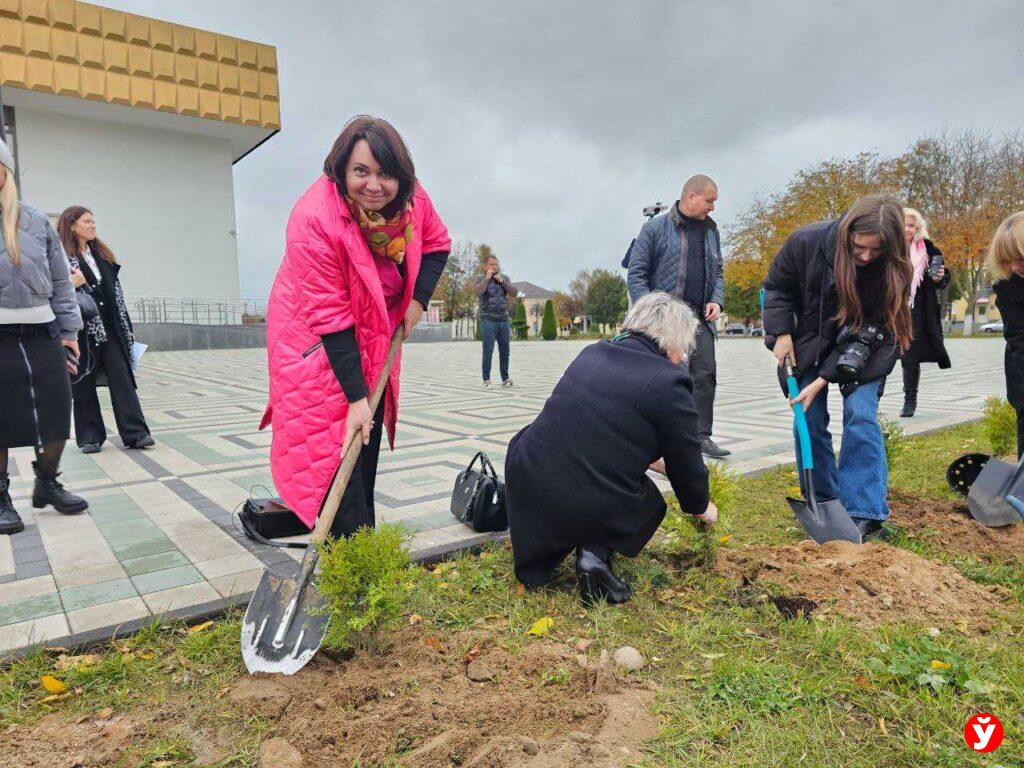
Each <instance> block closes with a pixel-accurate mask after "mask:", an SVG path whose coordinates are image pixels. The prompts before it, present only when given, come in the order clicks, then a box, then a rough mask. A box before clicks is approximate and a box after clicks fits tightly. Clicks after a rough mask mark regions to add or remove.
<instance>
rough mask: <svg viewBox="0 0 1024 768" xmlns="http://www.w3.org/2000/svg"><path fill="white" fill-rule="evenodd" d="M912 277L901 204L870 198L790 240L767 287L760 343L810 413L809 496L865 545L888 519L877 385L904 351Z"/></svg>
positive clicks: (884, 197)
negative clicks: (846, 519)
mask: <svg viewBox="0 0 1024 768" xmlns="http://www.w3.org/2000/svg"><path fill="white" fill-rule="evenodd" d="M912 276H913V270H912V268H911V264H910V259H909V258H908V254H907V243H906V240H905V239H904V220H903V207H902V206H901V205H900V203H899V202H898V201H897V200H896V199H895V198H893V197H889V196H887V195H869V196H867V197H862V198H861V199H859V200H857V201H856V202H855V203H854V204H853V205H852V206H851V207H850V209H849V210H848V211H846V213H844V214H843V215H842V216H841V217H840V218H839V219H836V220H835V221H822V222H818V223H815V224H810V225H808V226H806V227H803V228H802V229H799V230H797V231H796V232H794V233H793V234H792V235H790V236H789V238H788V239H787V240H786V242H785V243H784V244H783V246H782V249H781V250H780V251H779V252H778V253H777V254H776V255H775V258H774V259H773V261H772V265H771V268H770V269H769V271H768V277H767V279H766V280H765V284H764V288H765V306H764V329H765V345H766V346H767V347H768V348H769V349H771V350H772V352H773V353H774V354H775V357H776V358H777V359H778V364H779V369H780V372H781V370H782V366H783V365H784V364H785V361H786V358H787V357H788V358H790V359H791V360H792V362H793V364H794V366H795V367H796V370H797V374H798V382H799V385H800V395H799V396H798V397H797V398H796V400H795V401H794V402H798V403H801V404H802V405H803V407H804V410H805V411H806V413H807V426H808V428H809V430H810V433H811V451H812V453H813V459H814V484H815V491H816V494H817V496H818V499H819V500H821V501H824V500H826V499H831V498H836V497H838V498H839V499H840V500H841V501H842V502H843V506H844V507H845V508H846V511H847V512H849V513H850V516H851V517H852V518H853V520H854V522H855V523H856V524H857V527H858V528H860V530H861V535H862V536H864V537H865V538H867V537H871V536H877V535H878V534H879V533H880V532H881V530H882V521H884V520H885V519H886V518H887V517H888V516H889V507H888V504H887V503H886V492H887V486H888V467H887V464H886V457H885V444H884V441H883V439H882V430H881V427H880V426H879V424H878V386H879V380H880V379H881V378H882V377H883V376H885V375H887V374H888V373H889V372H890V371H891V370H892V369H893V367H894V366H895V364H896V360H897V359H898V357H899V351H906V350H907V349H908V348H909V347H910V340H911V329H912V325H911V318H910V306H909V304H908V302H907V296H908V295H909V291H910V284H911V279H912ZM840 339H841V340H842V343H840ZM780 379H781V375H780ZM830 383H837V384H839V385H840V391H841V393H842V395H843V443H842V451H841V452H840V454H839V466H838V469H837V467H836V459H835V453H834V451H833V449H832V435H831V434H830V433H829V430H828V425H829V414H828V407H827V394H828V385H829V384H830ZM784 389H785V388H784ZM799 452H800V446H799V443H797V454H798V455H799Z"/></svg>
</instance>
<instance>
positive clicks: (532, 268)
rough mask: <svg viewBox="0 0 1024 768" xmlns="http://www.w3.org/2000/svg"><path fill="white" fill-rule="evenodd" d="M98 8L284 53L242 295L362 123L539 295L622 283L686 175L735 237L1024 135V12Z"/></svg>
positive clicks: (993, 7)
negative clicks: (891, 173)
mask: <svg viewBox="0 0 1024 768" xmlns="http://www.w3.org/2000/svg"><path fill="white" fill-rule="evenodd" d="M100 1H101V2H102V1H103V0H100ZM103 4H105V5H108V6H110V7H116V8H119V9H122V10H126V11H131V12H135V13H140V14H144V15H147V16H153V17H156V18H162V19H166V20H169V21H175V22H179V23H182V24H188V25H190V26H196V27H201V28H206V29H212V30H214V31H217V32H222V33H224V34H230V35H235V36H238V37H243V38H248V39H251V40H256V41H258V42H262V43H269V44H271V45H275V46H277V55H278V65H279V67H280V86H281V112H282V117H281V119H282V124H283V127H282V131H281V133H279V134H278V135H277V136H275V137H274V138H273V139H271V140H270V141H269V142H267V143H266V144H265V145H263V146H262V147H260V149H259V150H257V151H256V152H254V153H253V154H252V155H250V156H249V157H247V158H246V159H245V160H243V161H242V162H241V163H239V164H238V165H236V166H235V190H236V205H237V219H238V231H239V258H240V261H241V275H242V278H241V282H242V286H241V287H242V296H243V298H256V299H263V298H265V297H266V294H267V292H268V291H269V288H270V284H271V283H272V281H273V277H274V274H275V272H276V270H277V265H278V263H279V261H280V258H281V254H282V252H283V239H284V226H285V222H286V220H287V217H288V213H289V211H290V209H291V206H292V204H293V203H294V202H295V200H296V198H298V196H299V195H300V194H302V192H303V191H304V190H305V189H306V187H307V186H309V184H310V183H312V182H313V181H314V180H315V178H316V177H317V175H318V174H319V172H320V168H321V167H322V163H323V159H324V157H325V155H326V154H327V151H328V149H329V148H330V145H331V143H332V142H333V140H334V138H335V137H336V136H337V134H338V133H339V131H340V129H341V126H342V125H343V124H344V123H345V122H346V120H347V119H348V118H350V117H351V116H352V115H355V114H358V113H369V114H374V115H379V116H382V117H386V118H387V119H389V120H391V121H392V122H393V123H394V124H395V126H396V127H397V128H398V130H399V131H401V133H402V134H403V136H404V137H405V139H406V142H407V143H408V144H409V147H410V149H411V150H412V153H413V158H414V160H415V162H416V170H417V175H418V176H419V177H420V180H421V181H422V183H423V185H424V187H425V188H426V189H427V190H428V192H429V193H430V195H431V197H432V198H433V200H434V203H435V205H436V207H437V209H438V211H439V212H440V213H441V215H442V217H443V218H444V220H445V221H446V223H447V224H448V228H449V230H450V232H451V235H452V238H453V239H455V240H472V241H475V242H487V243H489V244H490V245H491V246H492V247H493V248H494V249H495V251H496V252H497V253H498V255H499V256H500V257H501V260H502V268H503V270H504V271H505V272H508V273H509V274H510V275H511V276H512V278H513V279H514V280H529V281H531V282H533V283H536V284H538V285H541V286H543V287H545V288H549V289H551V290H556V289H564V288H565V287H566V286H567V285H568V282H569V280H570V279H571V278H572V277H573V276H574V275H575V274H576V272H577V271H579V270H580V269H585V268H593V267H608V268H612V267H615V266H617V265H618V262H619V260H620V259H621V257H622V253H623V252H624V250H625V248H626V246H628V244H629V241H630V239H631V238H632V237H633V235H634V234H635V233H636V230H637V229H638V228H639V226H640V225H641V224H642V223H643V221H644V219H643V217H642V215H641V209H642V208H643V207H644V206H645V205H648V204H650V203H652V202H654V201H655V200H665V201H670V200H674V199H676V197H677V196H678V193H679V189H680V187H681V186H682V182H683V181H684V180H685V179H686V178H687V177H688V176H690V175H692V174H693V173H697V172H701V173H707V174H708V175H710V176H712V177H713V178H715V179H716V180H717V181H718V184H719V191H720V200H719V205H718V209H717V211H716V213H715V214H714V216H715V218H716V220H717V221H718V222H719V224H720V225H724V226H728V225H729V224H730V223H731V221H732V220H733V219H734V217H735V216H736V215H737V214H738V213H739V212H740V211H742V210H743V209H744V208H745V207H746V206H747V205H749V203H750V202H751V200H752V199H753V197H754V196H755V195H756V194H759V193H764V192H771V191H775V190H777V189H779V188H780V187H781V186H782V185H784V184H785V182H786V181H787V179H788V178H789V177H790V176H791V175H792V173H793V172H794V171H796V170H797V169H799V168H801V167H804V166H806V165H808V164H811V163H814V162H817V161H819V160H823V159H825V158H828V157H832V156H834V155H852V154H855V153H856V152H858V151H862V150H870V149H877V150H880V151H882V152H897V151H900V150H902V149H904V148H905V147H906V146H907V145H909V144H910V143H911V142H912V141H913V140H914V139H916V138H918V137H920V136H922V135H924V134H927V133H934V132H937V131H939V130H941V129H942V128H943V127H946V126H949V127H953V128H959V127H966V126H970V125H974V126H976V127H979V128H984V129H991V130H994V131H996V132H1001V131H1007V130H1014V129H1016V128H1018V127H1020V126H1022V125H1024V48H1022V47H1021V42H1020V30H1021V29H1024V3H1022V2H1020V0H975V2H972V3H964V2H947V1H945V0H930V1H929V2H918V1H916V0H915V1H913V2H911V1H907V2H900V1H899V0H889V1H888V2H885V1H884V0H883V1H881V2H879V1H877V0H869V1H864V2H856V3H839V2H833V1H831V0H803V1H801V2H796V1H793V2H790V1H789V0H771V1H768V0H764V1H762V2H755V1H752V0H750V1H748V0H740V1H730V0H723V1H722V2H719V3H706V2H701V3H695V2H689V1H686V2H680V1H679V0H675V1H674V2H668V1H666V2H660V3H655V2H646V1H641V2H635V1H634V2H625V3H623V2H610V1H609V0H586V1H581V0H571V1H562V0H544V1H543V2H541V1H538V0H510V1H508V0H507V1H506V2H494V1H493V0H447V1H446V2H435V1H432V0H431V1H428V0H418V2H417V1H415V0H398V1H396V2H389V3H379V4H364V3H353V2H333V3H332V2H314V1H313V0H290V2H288V3H282V2H280V1H279V0H274V1H273V2H270V1H268V0H217V2H210V0H175V2H173V3H171V2H167V1H166V0H163V1H162V2H158V1H156V0H106V2H103ZM727 255H728V253H727Z"/></svg>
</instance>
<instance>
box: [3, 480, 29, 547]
mask: <svg viewBox="0 0 1024 768" xmlns="http://www.w3.org/2000/svg"><path fill="white" fill-rule="evenodd" d="M10 487H11V478H10V477H8V475H7V473H6V472H4V473H3V474H0V535H6V536H9V535H10V534H12V533H21V532H22V531H24V530H25V524H24V523H23V522H22V521H21V515H19V514H18V510H16V509H15V508H14V502H13V501H11V493H10Z"/></svg>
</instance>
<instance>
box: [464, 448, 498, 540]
mask: <svg viewBox="0 0 1024 768" xmlns="http://www.w3.org/2000/svg"><path fill="white" fill-rule="evenodd" d="M477 459H480V469H479V470H476V469H473V465H474V464H476V461H477ZM452 514H453V515H455V518H456V519H457V520H459V521H460V522H463V523H465V524H466V525H468V526H470V527H471V528H472V529H473V530H474V531H477V532H478V533H484V532H487V531H504V530H506V529H507V528H508V514H507V513H506V511H505V484H504V483H503V482H501V480H499V479H498V474H497V473H496V472H495V471H494V465H493V464H491V460H490V459H489V458H487V454H486V453H484V452H483V451H480V452H479V453H477V455H476V456H474V457H473V460H472V461H470V462H469V466H468V467H466V468H465V469H464V470H463V471H462V472H459V475H458V477H456V478H455V489H454V490H453V491H452Z"/></svg>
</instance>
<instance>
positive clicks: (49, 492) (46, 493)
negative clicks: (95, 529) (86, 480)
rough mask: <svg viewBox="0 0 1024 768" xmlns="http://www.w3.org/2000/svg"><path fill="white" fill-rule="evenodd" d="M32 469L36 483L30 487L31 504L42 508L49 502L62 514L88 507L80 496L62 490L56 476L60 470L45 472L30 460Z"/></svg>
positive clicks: (70, 513)
mask: <svg viewBox="0 0 1024 768" xmlns="http://www.w3.org/2000/svg"><path fill="white" fill-rule="evenodd" d="M32 469H34V470H35V472H36V485H35V488H33V489H32V506H33V507H35V508H36V509H42V508H43V507H45V506H46V505H47V504H50V505H51V506H52V507H53V508H54V509H56V510H57V511H58V512H60V513H61V514H64V515H77V514H78V513H79V512H84V511H85V510H87V509H88V508H89V503H88V502H87V501H86V500H85V499H83V498H82V497H81V496H75V494H73V493H68V492H67V491H65V490H64V486H63V485H61V484H60V482H59V481H58V480H57V478H58V477H59V476H60V472H53V473H50V472H47V471H46V470H44V469H41V468H40V466H39V463H38V462H35V461H33V462H32Z"/></svg>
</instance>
